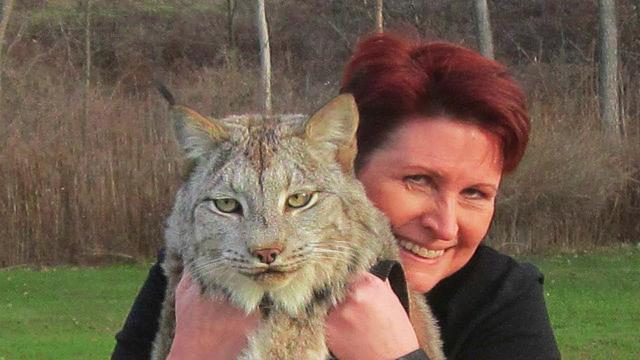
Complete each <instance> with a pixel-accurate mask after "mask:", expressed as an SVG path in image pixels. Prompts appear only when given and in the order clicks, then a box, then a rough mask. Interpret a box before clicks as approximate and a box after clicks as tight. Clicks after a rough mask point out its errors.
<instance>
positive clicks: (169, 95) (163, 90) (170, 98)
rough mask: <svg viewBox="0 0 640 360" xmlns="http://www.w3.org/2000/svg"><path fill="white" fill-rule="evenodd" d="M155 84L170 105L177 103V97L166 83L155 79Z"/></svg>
mask: <svg viewBox="0 0 640 360" xmlns="http://www.w3.org/2000/svg"><path fill="white" fill-rule="evenodd" d="M153 85H154V86H155V87H156V89H158V91H159V92H160V95H162V97H163V98H164V99H165V100H167V103H168V104H169V106H171V107H174V106H175V105H176V98H175V97H174V96H173V94H172V93H171V91H169V89H168V88H167V87H166V86H165V85H164V83H163V82H162V81H160V80H158V79H154V80H153Z"/></svg>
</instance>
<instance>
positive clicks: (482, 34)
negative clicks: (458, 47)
mask: <svg viewBox="0 0 640 360" xmlns="http://www.w3.org/2000/svg"><path fill="white" fill-rule="evenodd" d="M473 3H474V15H475V20H476V38H477V39H478V49H480V53H481V54H482V56H484V57H486V58H489V59H493V58H494V52H493V36H492V34H491V22H490V20H489V6H488V5H487V0H474V1H473Z"/></svg>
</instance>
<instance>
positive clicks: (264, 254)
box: [251, 248, 281, 264]
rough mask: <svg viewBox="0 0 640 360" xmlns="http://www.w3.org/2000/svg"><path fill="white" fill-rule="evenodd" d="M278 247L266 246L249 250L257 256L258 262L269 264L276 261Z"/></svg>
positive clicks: (278, 252) (278, 251) (278, 253)
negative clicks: (265, 247)
mask: <svg viewBox="0 0 640 360" xmlns="http://www.w3.org/2000/svg"><path fill="white" fill-rule="evenodd" d="M280 251H281V250H280V249H275V248H268V249H257V250H254V251H252V252H251V254H252V255H253V256H255V257H257V258H258V259H259V260H260V262H262V263H265V264H271V263H272V262H274V261H276V258H277V257H278V255H280Z"/></svg>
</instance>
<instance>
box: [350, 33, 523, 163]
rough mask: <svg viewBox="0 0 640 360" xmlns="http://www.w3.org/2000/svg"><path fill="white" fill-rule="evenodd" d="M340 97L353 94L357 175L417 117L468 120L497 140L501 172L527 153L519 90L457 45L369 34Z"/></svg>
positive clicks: (499, 68) (500, 69)
mask: <svg viewBox="0 0 640 360" xmlns="http://www.w3.org/2000/svg"><path fill="white" fill-rule="evenodd" d="M340 92H349V93H351V94H353V96H354V97H355V100H356V103H357V104H358V110H359V112H360V127H359V129H358V135H357V137H358V158H357V160H356V168H359V167H361V166H362V165H363V164H364V162H366V159H367V158H368V156H369V155H370V154H371V152H372V151H373V150H375V149H377V148H379V147H380V146H382V145H383V144H384V142H385V141H386V139H387V138H388V136H389V134H390V133H391V132H392V131H393V130H394V129H395V128H397V127H398V126H399V125H401V124H402V123H403V122H404V121H405V120H407V119H409V118H411V117H413V116H416V115H421V116H427V117H429V116H438V115H445V116H449V117H454V118H456V119H460V120H461V121H472V122H474V123H476V124H478V125H479V126H480V127H482V128H484V129H487V130H488V131H490V132H491V133H493V134H495V135H497V137H498V138H499V139H500V141H501V145H502V158H503V171H504V172H505V173H508V172H510V171H512V170H514V169H515V168H516V167H517V165H518V163H519V162H520V160H521V159H522V156H523V155H524V151H525V148H526V147H527V142H528V139H529V130H530V124H529V118H528V116H527V110H526V105H525V97H524V94H523V92H522V90H521V89H520V87H519V86H518V84H517V83H516V82H515V81H514V80H513V79H512V78H511V76H510V75H509V74H508V73H507V71H506V68H505V67H504V66H503V65H501V64H499V63H497V62H495V61H493V60H489V59H487V58H485V57H483V56H482V55H480V54H478V53H476V52H475V51H473V50H470V49H467V48H464V47H462V46H458V45H455V44H451V43H445V42H426V43H424V42H415V41H410V40H407V39H404V38H401V37H399V36H395V35H387V34H376V35H372V36H370V37H368V38H366V39H364V40H362V41H360V42H359V43H358V46H357V48H356V50H355V52H354V54H353V56H352V57H351V59H350V60H349V62H348V64H347V66H346V68H345V71H344V75H343V78H342V87H341V90H340Z"/></svg>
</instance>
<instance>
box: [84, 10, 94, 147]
mask: <svg viewBox="0 0 640 360" xmlns="http://www.w3.org/2000/svg"><path fill="white" fill-rule="evenodd" d="M91 1H92V0H85V4H84V5H85V9H84V10H85V14H84V20H85V22H84V56H85V63H84V103H83V106H82V107H83V114H84V118H83V119H82V142H83V143H84V141H85V140H86V138H87V134H86V129H87V123H88V122H89V96H90V91H91Z"/></svg>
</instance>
